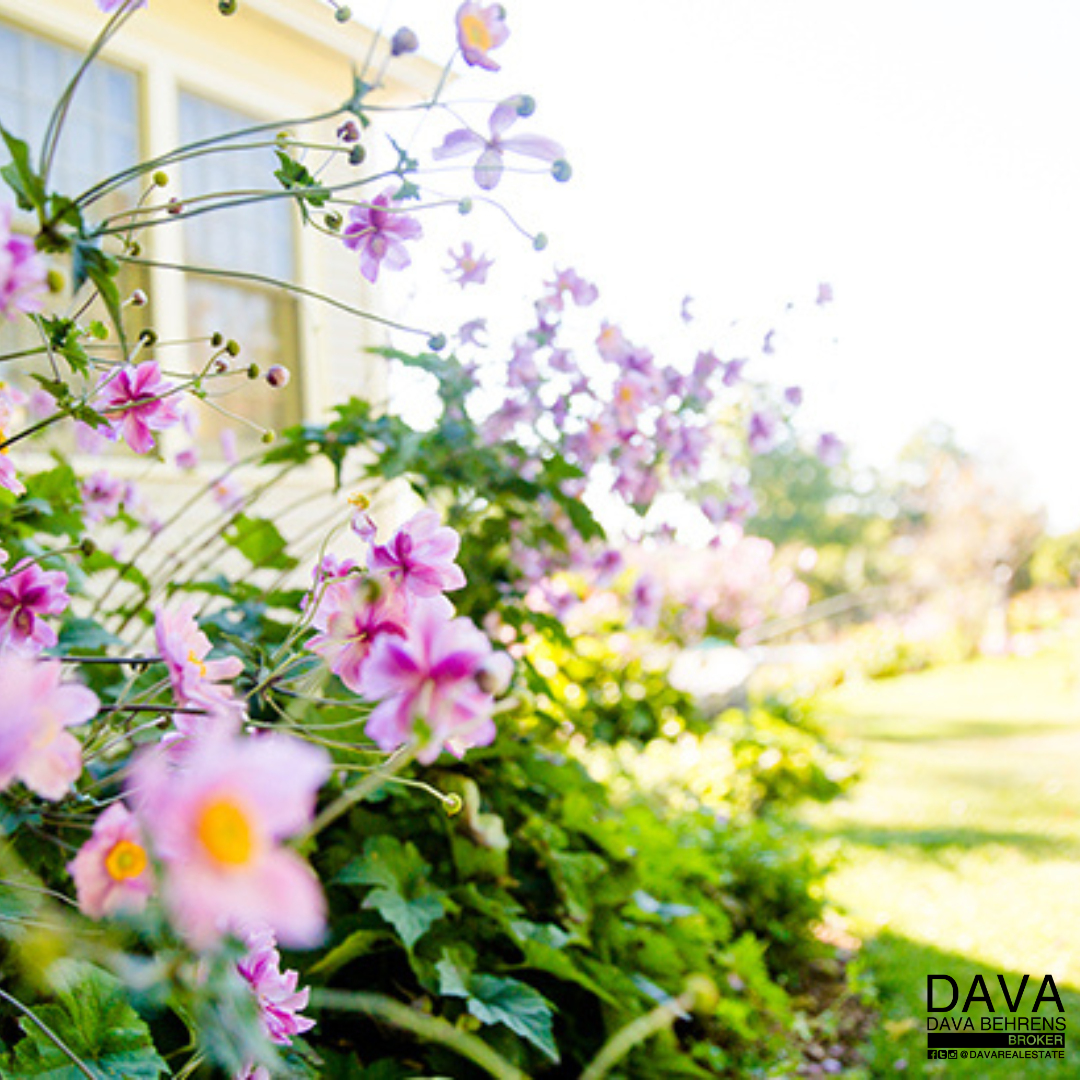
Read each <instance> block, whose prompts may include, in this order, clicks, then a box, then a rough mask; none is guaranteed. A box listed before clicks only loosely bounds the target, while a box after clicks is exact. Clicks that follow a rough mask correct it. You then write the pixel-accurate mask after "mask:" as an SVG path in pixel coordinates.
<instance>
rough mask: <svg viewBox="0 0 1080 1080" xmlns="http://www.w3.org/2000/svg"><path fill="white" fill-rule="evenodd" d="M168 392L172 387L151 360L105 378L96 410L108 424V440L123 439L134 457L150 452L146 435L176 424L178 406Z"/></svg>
mask: <svg viewBox="0 0 1080 1080" xmlns="http://www.w3.org/2000/svg"><path fill="white" fill-rule="evenodd" d="M172 390H173V384H172V383H170V382H167V381H166V380H165V379H163V378H162V377H161V369H160V368H159V367H158V365H157V363H156V362H155V361H153V360H148V361H146V362H145V363H142V364H138V365H137V366H135V367H131V366H128V367H122V368H120V369H119V370H118V371H116V372H115V373H114V374H112V375H107V376H106V377H105V379H104V381H103V382H102V386H101V393H102V398H101V405H100V410H101V413H102V414H103V415H104V416H105V418H106V419H107V420H108V421H109V422H110V425H111V428H112V437H113V438H114V439H115V438H117V437H118V436H119V435H123V437H124V439H125V440H126V441H127V444H128V446H130V447H131V449H132V450H134V451H135V453H136V454H145V453H148V452H149V451H150V450H153V448H154V437H153V435H151V434H150V433H151V432H152V431H164V430H165V429H166V428H170V427H172V426H173V425H174V424H178V423H179V422H180V410H179V406H178V403H177V402H176V401H175V400H173V399H172V398H171V397H169V396H167V395H169V394H171V392H172Z"/></svg>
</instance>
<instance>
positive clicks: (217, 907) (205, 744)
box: [129, 733, 330, 949]
mask: <svg viewBox="0 0 1080 1080" xmlns="http://www.w3.org/2000/svg"><path fill="white" fill-rule="evenodd" d="M329 771H330V761H329V757H328V755H327V754H326V752H325V751H323V750H321V749H318V748H316V747H314V746H311V745H310V744H309V743H304V742H300V741H298V740H296V739H290V738H286V737H281V736H276V735H267V736H258V737H250V736H248V737H244V736H237V737H231V736H226V735H220V734H217V733H208V734H207V735H205V736H204V737H202V738H199V739H196V740H193V741H192V745H191V748H190V750H189V753H188V754H187V756H186V757H185V759H184V764H183V766H182V767H179V768H177V767H175V766H173V765H172V764H171V763H170V761H169V758H168V756H167V755H165V754H162V753H161V752H160V750H157V749H151V750H149V751H144V752H143V754H142V755H141V756H139V757H138V758H136V760H135V762H134V764H133V766H132V769H131V778H130V786H129V796H130V798H131V800H132V803H133V805H134V807H135V810H136V813H137V814H138V816H139V819H140V821H141V822H142V823H143V827H144V828H145V830H146V833H147V836H148V837H149V839H150V841H151V844H152V847H153V849H154V852H155V854H156V855H157V857H158V859H159V860H160V861H161V864H162V866H163V867H164V875H163V876H164V880H163V882H162V885H161V891H162V899H163V901H164V903H165V907H166V909H167V911H168V912H169V914H170V916H171V917H172V919H173V921H174V924H175V925H176V927H177V928H178V929H179V931H180V932H181V933H182V934H183V935H184V936H185V937H186V938H187V939H188V941H189V942H190V943H191V944H192V946H193V947H194V948H196V949H205V948H208V947H210V946H212V945H214V944H216V943H217V941H218V940H220V938H221V937H222V935H223V934H225V933H228V932H230V931H235V930H236V929H237V928H240V927H242V926H244V925H247V924H250V922H251V921H252V920H258V921H260V922H265V923H266V924H267V925H268V926H269V927H270V928H271V929H272V930H273V931H274V932H275V933H276V934H277V935H278V937H279V938H280V939H281V941H283V942H284V943H285V944H286V945H289V946H290V947H298V948H302V947H309V946H312V945H314V944H316V943H317V942H318V941H319V939H320V938H321V937H322V934H323V928H324V924H325V910H326V904H325V901H324V899H323V895H322V891H321V889H320V888H319V882H318V879H317V878H316V877H315V875H314V873H312V871H311V868H310V867H309V866H308V865H307V864H306V863H305V862H304V861H303V860H302V859H301V858H300V857H299V856H298V855H296V854H295V853H294V852H292V851H289V850H287V849H285V848H283V847H281V842H282V841H283V840H285V839H287V838H288V837H290V836H295V835H296V834H297V833H299V832H301V831H302V830H303V829H304V828H305V827H307V826H308V825H309V824H310V822H311V819H312V814H313V812H314V809H315V796H316V793H317V792H318V790H319V788H320V787H321V786H322V784H323V782H324V781H325V780H326V778H327V776H328V775H329Z"/></svg>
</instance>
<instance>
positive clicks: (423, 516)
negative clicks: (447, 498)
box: [368, 510, 465, 597]
mask: <svg viewBox="0 0 1080 1080" xmlns="http://www.w3.org/2000/svg"><path fill="white" fill-rule="evenodd" d="M460 547H461V537H460V536H458V534H457V533H456V532H455V531H454V530H453V529H451V528H449V527H447V526H445V525H440V524H439V515H438V514H437V513H436V512H435V511H434V510H421V511H420V513H419V514H416V515H415V516H413V517H411V518H410V519H409V520H408V521H406V522H405V524H404V525H402V526H401V528H400V529H398V531H397V532H396V533H394V535H393V537H392V538H391V539H390V543H389V544H374V545H372V548H371V551H370V552H369V554H368V566H369V567H370V568H371V570H372V571H373V572H374V573H380V572H383V571H385V572H386V575H387V577H389V578H390V580H391V581H393V582H395V583H397V584H400V585H401V586H402V587H403V588H404V589H406V590H408V591H409V592H411V593H412V594H413V595H414V596H420V597H430V596H438V595H439V593H442V592H449V591H450V590H452V589H460V588H462V586H464V584H465V575H464V574H463V573H462V571H461V567H459V566H457V565H456V564H455V563H454V558H455V556H456V555H457V553H458V549H459V548H460Z"/></svg>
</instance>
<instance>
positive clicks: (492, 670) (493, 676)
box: [476, 652, 514, 695]
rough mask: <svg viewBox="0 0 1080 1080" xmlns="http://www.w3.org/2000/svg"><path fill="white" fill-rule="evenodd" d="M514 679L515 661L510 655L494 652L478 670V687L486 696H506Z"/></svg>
mask: <svg viewBox="0 0 1080 1080" xmlns="http://www.w3.org/2000/svg"><path fill="white" fill-rule="evenodd" d="M513 677H514V661H513V660H511V659H510V654H509V653H505V652H494V653H492V654H491V655H490V656H489V657H487V659H485V660H484V662H483V663H482V664H481V665H480V667H479V668H478V669H477V672H476V685H477V686H479V687H480V689H481V690H482V691H483V692H484V693H485V694H495V695H499V694H504V693H506V690H507V687H509V685H510V680H511V679H512V678H513Z"/></svg>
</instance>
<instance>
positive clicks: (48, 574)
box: [0, 559, 71, 652]
mask: <svg viewBox="0 0 1080 1080" xmlns="http://www.w3.org/2000/svg"><path fill="white" fill-rule="evenodd" d="M67 580H68V579H67V574H65V573H64V572H63V571H62V570H42V569H41V567H40V566H38V565H37V563H34V562H31V561H30V560H29V559H23V561H22V562H21V563H19V564H18V565H17V566H16V567H15V568H14V570H12V571H11V573H10V574H8V575H7V576H6V577H5V578H3V579H2V580H0V649H5V648H8V647H11V648H15V649H18V650H21V651H24V652H40V651H41V650H42V649H47V648H49V647H51V646H53V645H55V644H56V631H55V630H54V629H53V628H52V627H51V626H49V625H48V624H47V623H45V622H43V621H42V619H43V617H44V616H46V615H59V614H60V613H61V612H62V611H63V610H64V609H65V608H66V607H67V606H68V604H70V603H71V597H70V596H68V594H67V593H66V592H65V591H64V590H65V589H66V588H67Z"/></svg>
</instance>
